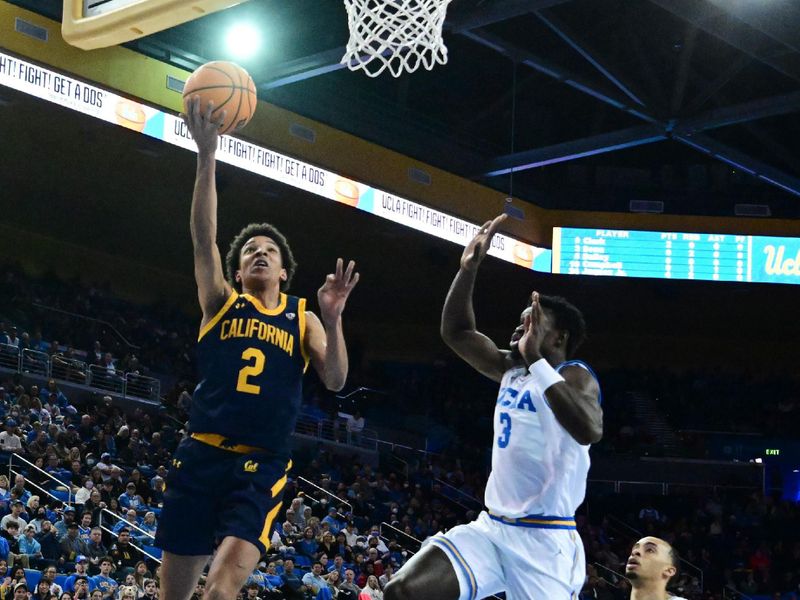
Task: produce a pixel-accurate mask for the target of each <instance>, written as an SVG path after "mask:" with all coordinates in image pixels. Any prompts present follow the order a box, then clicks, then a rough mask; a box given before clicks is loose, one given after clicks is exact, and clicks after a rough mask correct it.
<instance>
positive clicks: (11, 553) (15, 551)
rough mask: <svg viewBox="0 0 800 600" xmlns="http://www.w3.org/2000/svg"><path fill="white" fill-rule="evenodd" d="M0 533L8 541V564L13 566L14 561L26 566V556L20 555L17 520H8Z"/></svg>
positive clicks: (28, 565)
mask: <svg viewBox="0 0 800 600" xmlns="http://www.w3.org/2000/svg"><path fill="white" fill-rule="evenodd" d="M0 535H2V536H3V538H5V540H6V542H8V566H9V568H11V567H13V566H14V564H15V563H19V564H21V565H22V566H23V567H25V568H28V567H30V564H29V563H28V557H26V556H22V553H21V552H20V549H19V538H20V533H19V523H18V522H17V521H13V520H12V521H8V522H7V523H6V526H5V528H4V529H3V530H2V531H0Z"/></svg>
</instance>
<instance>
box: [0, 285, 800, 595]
mask: <svg viewBox="0 0 800 600" xmlns="http://www.w3.org/2000/svg"><path fill="white" fill-rule="evenodd" d="M2 284H3V285H4V286H5V287H4V290H0V292H3V293H5V296H3V293H0V297H4V298H5V299H6V301H7V300H8V298H9V297H11V298H13V299H14V303H13V305H14V306H16V305H17V303H19V302H21V303H25V302H28V303H30V302H37V303H43V304H50V305H54V306H57V307H59V308H61V309H63V310H68V311H71V312H79V313H83V314H92V315H95V316H98V317H100V318H103V319H104V320H109V321H111V322H113V323H114V324H115V327H117V328H118V329H119V330H120V331H123V332H124V333H125V335H126V336H127V335H130V336H131V339H135V340H137V342H142V349H141V355H140V356H141V361H142V363H145V364H147V365H152V368H153V370H169V369H171V368H174V367H175V365H176V364H177V363H180V364H181V367H180V368H179V369H178V371H177V374H179V375H181V377H180V380H181V383H180V385H178V386H176V387H175V388H174V389H173V390H172V391H171V392H170V394H169V395H168V405H169V407H170V410H171V411H172V412H173V414H174V415H176V416H177V417H178V418H179V420H178V421H174V420H170V419H166V418H162V417H161V416H158V415H153V414H148V413H145V412H143V411H138V410H137V411H133V412H129V413H124V412H123V411H121V410H120V409H119V408H118V407H116V406H114V405H113V404H112V403H111V401H110V398H106V399H104V400H103V401H101V402H99V403H97V404H96V405H92V406H83V407H76V406H73V404H72V403H71V402H70V400H69V399H68V398H67V396H66V395H65V393H64V392H63V391H62V390H61V389H60V388H59V385H58V383H57V382H56V381H55V380H51V381H46V382H42V383H41V385H30V384H26V385H22V384H21V380H20V379H19V377H13V376H10V377H8V378H7V379H6V380H4V381H0V384H2V385H0V423H2V425H3V427H2V429H3V431H2V432H0V451H2V452H6V453H9V452H11V453H15V454H17V455H19V456H21V457H24V458H25V459H26V460H29V461H31V463H33V464H34V465H35V466H36V467H38V468H39V469H42V471H43V472H44V473H47V474H48V475H50V476H52V477H54V478H56V479H57V480H58V481H59V482H60V483H59V484H54V483H52V481H51V480H50V479H49V478H48V477H46V476H45V475H44V474H43V473H42V472H41V471H38V470H37V469H35V468H33V467H29V466H27V465H21V464H17V469H16V470H17V471H19V472H20V474H19V475H15V476H14V477H12V479H11V481H7V480H5V481H4V480H3V478H2V477H0V517H2V518H1V519H0V561H5V563H3V562H0V598H1V599H2V600H8V598H9V596H10V595H14V596H15V600H25V599H24V598H23V597H19V598H17V597H16V591H15V590H14V587H15V585H16V584H19V583H20V582H22V581H23V579H24V580H25V581H27V583H28V585H30V586H31V588H36V589H30V590H27V591H29V592H30V593H31V594H32V595H35V594H36V593H37V592H38V591H40V590H38V587H39V583H38V580H39V578H41V580H42V581H47V582H48V583H49V585H50V593H51V594H53V595H58V596H59V600H61V594H62V592H63V593H64V594H69V596H68V597H67V598H68V600H72V599H74V598H83V597H92V600H102V599H103V598H110V597H112V596H113V597H114V600H119V599H121V598H126V600H128V599H129V598H130V596H131V594H133V595H134V599H135V598H141V597H144V596H148V599H149V600H153V599H154V596H157V594H158V588H159V572H158V565H157V562H155V561H153V560H151V559H149V558H148V557H147V556H146V555H144V554H142V553H141V552H140V550H139V548H141V547H149V546H151V545H152V539H153V538H152V536H153V534H154V533H155V531H156V528H157V526H158V515H159V508H160V503H161V500H162V495H163V485H164V478H165V476H166V474H167V470H166V465H168V464H169V461H170V456H171V451H172V449H174V447H175V445H176V444H177V442H178V440H179V437H180V435H181V432H180V428H181V426H180V424H179V423H180V422H182V421H183V420H184V419H185V417H186V410H187V409H188V407H189V405H190V402H191V390H192V387H193V383H192V377H191V376H189V375H188V371H187V369H189V370H190V368H191V366H192V351H191V349H190V348H191V343H190V341H185V340H191V338H192V337H193V336H192V335H190V334H191V333H193V329H192V327H193V325H192V324H191V323H190V322H189V321H187V320H186V318H185V317H180V318H177V317H176V319H175V322H176V323H178V324H179V325H178V326H176V327H174V328H170V327H162V326H161V325H156V323H160V322H161V321H159V319H158V318H157V317H153V318H150V317H147V318H143V317H141V315H140V314H139V313H140V312H142V311H138V310H134V309H133V308H132V307H130V306H129V305H127V304H125V303H121V302H119V301H117V300H114V299H113V298H111V297H110V296H109V295H108V294H107V293H106V292H104V291H101V290H99V289H90V290H88V291H87V289H86V288H83V287H81V286H80V285H79V284H77V283H75V284H69V285H68V284H60V283H53V282H50V281H49V282H48V285H47V286H44V285H42V284H41V283H39V282H36V281H33V280H28V279H25V278H24V277H22V276H21V275H20V274H19V273H17V272H16V271H7V272H6V273H5V275H4V276H3V278H2ZM12 291H13V293H12ZM87 311H88V312H87ZM0 314H3V315H8V314H10V313H9V312H8V310H5V311H3V312H2V313H0ZM155 314H159V313H158V311H157V310H156V313H155ZM120 315H123V316H122V317H120ZM163 315H165V316H164V322H168V321H169V318H170V317H169V315H170V312H169V311H168V310H166V309H165V312H163ZM37 319H38V316H37V317H36V318H35V319H34V318H31V319H28V322H30V323H37V322H38V323H42V324H44V323H48V324H49V322H46V321H37ZM20 322H22V321H20ZM71 323H73V322H72V321H71V320H70V319H65V320H64V322H63V323H60V324H55V325H54V326H55V327H63V328H64V329H59V330H58V331H59V333H58V334H57V335H59V336H61V339H64V340H68V343H64V344H58V343H56V342H54V341H53V337H54V335H55V334H51V333H50V329H49V328H48V327H42V328H40V329H38V328H32V329H31V331H32V332H33V333H30V332H28V331H19V330H15V329H14V327H13V324H12V322H11V321H10V320H9V319H8V317H6V322H4V323H3V324H2V326H0V343H12V344H15V345H18V346H25V345H28V347H31V348H34V349H41V350H42V351H46V352H51V353H52V352H60V353H61V354H62V355H63V356H64V357H66V358H70V357H71V356H76V355H78V354H79V353H78V351H75V350H70V348H71V347H73V340H80V344H85V343H88V346H86V345H84V346H83V347H87V350H86V352H85V353H81V354H80V356H81V360H85V361H88V362H93V361H97V362H96V363H95V364H102V363H103V362H104V361H105V362H107V361H108V360H109V359H110V360H111V361H112V362H114V363H115V364H118V365H119V368H120V369H128V368H130V367H131V361H135V362H133V363H132V364H133V366H134V367H137V366H138V367H139V368H141V369H144V367H143V366H141V363H139V362H138V361H139V356H133V355H132V354H128V355H127V356H123V357H122V358H120V359H119V360H117V359H115V358H114V356H108V355H107V354H108V353H107V352H106V351H105V348H104V346H103V343H101V342H99V340H97V337H98V336H95V335H94V333H93V335H92V337H93V338H94V341H93V342H86V340H84V339H82V338H81V337H80V336H78V335H75V336H74V337H72V336H71V334H70V333H69V332H68V327H74V325H70V324H71ZM184 326H185V327H184ZM40 327H41V325H40ZM184 328H185V331H184ZM136 331H138V332H139V333H135V334H134V333H132V332H136ZM42 332H44V333H42ZM64 332H66V333H64ZM64 336H67V337H64ZM138 336H141V337H138ZM148 336H155V337H153V340H155V342H153V340H150V341H146V340H145V338H147V337H148ZM87 339H88V338H87ZM47 340H51V341H47ZM153 346H157V351H154V352H152V353H151V352H150V350H151V349H152V348H153ZM167 355H169V359H168V360H166V359H165V360H163V361H162V359H163V358H164V357H165V356H167ZM359 377H362V378H363V380H360V381H359V384H362V385H368V386H372V387H375V388H377V389H381V390H389V392H388V395H386V396H385V397H382V398H381V401H380V402H379V403H375V404H374V405H372V406H366V407H365V410H364V412H365V413H366V415H365V416H366V418H368V419H370V421H371V422H375V423H376V424H380V422H381V421H382V420H383V421H384V422H386V421H391V422H397V423H398V424H405V425H406V426H407V427H408V428H409V429H415V428H416V429H425V430H426V431H429V432H431V431H437V432H439V434H440V438H441V439H440V440H439V443H440V446H441V448H440V450H441V454H440V455H438V457H437V458H435V459H434V458H432V455H430V454H426V455H421V454H415V456H416V457H417V460H413V459H409V457H408V456H406V457H405V460H404V461H400V460H397V459H393V460H390V461H389V462H387V463H385V464H382V468H381V469H373V468H371V467H369V466H368V465H364V464H360V463H358V462H357V461H356V460H355V459H353V458H350V457H346V456H345V457H343V456H336V455H333V454H329V453H328V452H326V451H320V452H319V453H318V454H316V455H314V456H307V457H305V458H304V457H302V456H300V457H298V459H297V460H295V465H296V471H295V474H296V475H297V474H299V475H303V476H304V477H306V478H307V479H309V480H310V481H313V482H316V484H317V485H318V486H319V489H317V488H313V489H305V490H304V489H301V488H300V487H298V486H299V480H297V479H295V481H294V482H293V483H291V484H290V485H289V486H288V487H287V490H286V494H287V495H286V501H285V505H284V508H285V514H284V515H283V517H284V518H283V519H282V520H281V522H279V523H277V524H276V528H275V531H274V532H273V535H272V544H271V546H270V549H269V552H268V553H267V554H266V555H265V556H264V557H263V560H262V561H261V563H260V564H259V567H258V568H257V569H256V571H255V572H254V573H253V575H252V577H251V578H250V580H249V582H248V585H247V587H246V588H245V589H243V590H242V598H245V597H247V598H250V600H255V599H256V597H258V598H262V599H274V600H277V599H279V598H287V599H292V598H295V599H300V598H304V599H305V598H306V597H313V598H317V597H322V598H323V599H324V598H327V597H328V595H330V597H337V598H345V599H346V598H348V597H358V596H359V595H361V594H366V595H367V597H368V598H380V597H381V595H382V589H383V587H385V585H386V582H387V581H389V580H390V579H391V577H392V576H393V574H394V573H395V572H396V571H397V569H399V568H401V567H402V565H403V564H404V562H405V561H406V560H407V559H408V557H409V556H410V554H411V553H412V552H413V551H415V550H416V549H417V548H418V543H417V542H416V541H415V540H423V539H425V538H426V537H427V536H429V535H431V534H433V533H436V532H437V531H440V530H445V529H448V528H450V527H453V526H455V525H457V524H459V523H463V522H468V521H470V520H472V519H473V518H474V517H475V516H476V515H477V511H479V510H480V504H481V503H480V500H479V499H480V498H482V496H483V488H484V485H485V480H486V466H487V458H488V451H489V447H488V446H489V445H488V443H486V444H484V443H476V440H489V439H490V437H491V433H490V432H491V425H492V424H491V414H492V411H491V406H490V405H491V398H492V397H493V395H494V393H495V391H496V390H495V386H493V384H492V383H491V382H488V381H486V380H484V379H483V378H481V377H479V376H477V375H475V374H474V373H473V372H471V371H470V370H469V369H468V368H466V367H465V366H463V365H462V364H460V363H459V362H458V361H449V360H448V361H441V362H439V363H436V364H433V365H427V366H420V365H410V366H409V365H385V364H379V363H374V364H371V365H369V366H368V367H366V368H364V369H362V370H361V372H360V375H359ZM601 380H602V381H603V391H604V397H605V403H606V404H605V406H606V407H607V410H606V418H605V425H606V427H605V429H606V435H605V437H604V440H603V442H601V444H600V445H598V447H596V448H595V449H594V450H593V452H595V453H603V452H607V453H620V452H621V453H626V452H628V453H633V454H636V453H638V452H639V451H640V449H641V447H642V445H643V444H644V445H646V444H648V443H653V440H649V439H648V438H647V433H646V431H645V430H644V428H643V427H642V426H641V423H637V422H636V420H635V419H634V417H633V413H632V411H630V410H624V398H625V397H626V394H627V393H628V392H629V391H630V390H631V389H646V390H649V391H650V392H651V393H652V394H653V396H654V397H655V398H657V399H658V402H659V405H660V406H661V407H662V408H663V410H664V413H665V414H666V415H667V416H668V418H670V419H672V420H673V423H674V424H676V426H678V425H680V424H683V425H685V426H686V425H688V426H692V427H710V426H713V427H728V428H730V429H731V430H736V429H739V428H741V427H742V425H741V424H742V423H749V426H750V427H751V428H756V429H760V430H762V431H764V432H773V433H776V434H777V433H780V432H781V431H783V430H782V429H781V427H783V424H781V423H780V421H781V419H783V421H784V422H786V423H788V422H790V418H791V415H792V414H793V413H794V412H795V411H796V410H797V409H796V402H795V400H794V398H796V397H797V396H796V395H795V394H794V391H795V390H793V389H792V388H790V387H787V386H785V385H783V386H775V385H772V386H767V387H765V388H764V389H761V390H756V389H755V387H753V386H750V387H748V384H747V383H746V382H737V386H738V387H737V386H731V385H730V384H729V383H727V382H725V381H724V380H723V379H722V378H713V377H708V376H706V377H704V378H700V377H696V376H692V377H689V376H686V377H684V376H680V375H666V374H661V373H659V374H657V375H654V374H652V373H644V372H630V373H629V372H613V373H605V374H601ZM762 383H763V382H762ZM311 387H312V389H313V384H312V386H311ZM765 390H766V391H765ZM757 392H758V393H760V394H765V393H766V394H769V395H770V400H768V401H766V402H765V403H764V405H765V406H766V407H767V410H763V411H761V412H760V415H759V418H758V420H754V419H752V418H749V417H750V416H751V415H750V414H749V413H748V414H747V415H740V416H739V417H737V416H735V415H736V411H737V410H740V409H739V406H740V405H744V403H737V402H735V401H730V400H729V398H734V399H735V398H741V397H742V395H743V394H751V393H757ZM311 395H314V394H313V393H312V394H311ZM701 397H702V398H709V399H710V400H709V402H711V403H712V404H713V405H714V406H715V407H716V408H715V410H713V411H702V414H703V415H706V416H708V415H712V416H708V417H699V416H698V413H699V411H690V410H688V407H689V406H690V405H691V404H692V403H696V402H698V401H699V398H701ZM322 401H323V405H324V408H325V409H326V411H330V412H332V409H335V408H336V405H335V404H331V403H332V402H333V403H335V402H336V401H335V400H334V399H332V398H330V397H324V396H323V397H322ZM325 403H327V404H325ZM376 406H377V407H379V408H380V410H378V408H376ZM716 414H722V415H725V416H724V417H716V416H713V415H716ZM731 415H734V417H731ZM771 415H772V416H771ZM775 415H777V416H778V417H779V418H775ZM705 418H709V419H712V420H710V421H703V420H701V419H705ZM720 418H721V419H724V421H719V420H718V419H720ZM714 419H717V420H716V421H714ZM731 419H732V420H731ZM363 429H364V417H363V416H362V415H361V414H360V413H359V414H354V415H353V417H352V418H351V419H350V420H349V422H348V423H345V424H343V428H342V433H343V435H345V436H346V439H347V440H348V441H349V440H350V439H355V438H357V437H358V436H359V435H360V434H361V432H362V431H363ZM48 493H50V494H53V495H55V496H56V498H51V497H50V496H49V495H48ZM336 498H341V499H342V500H343V501H344V502H339V501H338V500H336ZM587 507H591V511H588V512H587V510H586V507H584V509H582V513H581V515H579V523H580V533H581V535H582V536H583V539H584V542H585V546H586V549H587V559H588V565H589V572H588V579H587V585H586V588H585V590H584V593H583V595H584V597H585V598H600V597H603V598H604V599H611V598H614V599H616V598H620V599H622V598H625V597H627V593H628V590H627V587H626V585H627V584H626V581H625V580H624V578H622V577H621V576H620V575H619V573H621V572H622V571H623V570H624V562H625V558H626V557H627V552H628V550H629V546H630V544H631V543H632V542H633V541H635V539H636V536H637V535H639V534H646V533H652V534H655V535H659V536H660V537H664V538H665V539H667V540H668V541H670V542H671V543H673V544H674V545H675V546H676V547H677V548H678V549H679V550H680V551H681V554H682V555H683V556H684V558H685V559H686V560H687V561H688V563H691V565H694V566H696V567H697V568H694V567H693V566H689V564H688V563H687V568H685V569H683V571H682V574H681V575H680V577H679V578H678V581H677V582H676V592H677V593H678V594H679V595H681V596H683V597H685V598H690V599H699V598H701V597H702V598H706V597H715V596H719V594H720V591H721V590H722V589H724V588H727V589H729V590H736V591H737V592H740V593H743V594H745V595H754V594H764V593H775V592H778V591H783V592H796V591H798V585H800V567H798V565H800V543H798V541H797V540H800V514H798V508H797V505H796V504H792V503H789V502H786V501H780V500H778V499H776V498H773V497H771V496H762V495H747V494H731V495H727V496H720V497H714V498H711V499H708V498H704V499H699V498H694V497H679V496H670V497H667V498H664V499H661V502H660V503H658V502H655V501H653V500H651V499H643V498H639V497H636V496H631V495H619V494H617V495H615V496H613V497H604V496H601V495H598V496H597V497H590V502H589V503H588V504H587ZM101 518H102V525H103V528H102V529H98V526H99V525H100V524H101ZM128 523H132V524H134V525H135V527H131V526H130V525H128ZM156 552H157V551H156ZM84 558H85V560H84ZM106 558H108V560H106ZM20 569H23V570H22V571H21V570H20ZM24 569H28V572H27V573H26V572H25V571H24ZM701 571H702V573H703V579H702V582H701V579H700V572H701ZM32 573H33V575H32ZM84 576H85V577H86V579H85V580H84V579H83V577H84ZM57 578H58V579H57ZM70 578H72V579H70ZM151 580H152V582H151ZM83 581H85V587H86V589H85V590H84V589H83V585H84V584H83V583H82V582H83ZM76 583H77V585H76ZM701 583H702V586H703V588H704V590H705V592H703V593H701V592H700V587H701ZM42 585H44V584H42ZM95 588H97V589H95ZM19 589H20V590H22V588H19ZM109 590H113V591H111V592H110V593H109ZM202 592H203V586H202V582H201V583H200V584H199V585H198V588H197V591H196V594H195V599H194V600H199V597H200V596H201V595H202ZM20 594H22V591H20ZM93 594H94V595H95V596H97V595H98V594H99V596H97V597H94V596H93ZM353 594H355V595H353ZM42 600H48V598H47V597H43V598H42Z"/></svg>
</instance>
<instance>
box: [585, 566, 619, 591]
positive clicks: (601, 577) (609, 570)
mask: <svg viewBox="0 0 800 600" xmlns="http://www.w3.org/2000/svg"><path fill="white" fill-rule="evenodd" d="M592 566H593V567H599V568H601V569H603V570H604V571H608V572H609V573H612V574H613V575H614V576H616V577H617V578H618V579H627V577H625V575H623V574H622V573H617V572H616V571H615V570H614V569H610V568H609V567H607V566H605V565H603V564H600V563H599V562H593V563H592ZM597 576H598V577H599V578H600V579H602V580H603V581H605V582H606V583H607V584H608V585H610V586H611V587H614V588H617V589H619V585H617V584H616V583H614V582H613V581H611V580H610V579H607V578H605V577H603V576H602V575H600V574H599V573H598V574H597Z"/></svg>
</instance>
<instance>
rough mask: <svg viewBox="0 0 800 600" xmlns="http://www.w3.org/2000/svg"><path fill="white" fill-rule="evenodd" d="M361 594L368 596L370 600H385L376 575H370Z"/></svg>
mask: <svg viewBox="0 0 800 600" xmlns="http://www.w3.org/2000/svg"><path fill="white" fill-rule="evenodd" d="M361 594H366V596H367V598H369V599H370V600H383V592H382V591H381V586H380V584H379V583H378V578H377V577H375V575H370V576H369V577H368V578H367V585H366V586H364V587H363V588H362V590H361Z"/></svg>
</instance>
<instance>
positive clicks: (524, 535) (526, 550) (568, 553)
mask: <svg viewBox="0 0 800 600" xmlns="http://www.w3.org/2000/svg"><path fill="white" fill-rule="evenodd" d="M503 527H506V528H507V529H508V531H507V533H508V534H509V536H508V540H507V543H508V546H509V548H510V549H512V550H513V552H508V553H507V554H506V555H504V561H505V563H506V566H507V569H506V571H507V573H508V583H507V588H506V598H507V599H508V600H527V599H528V598H564V599H565V600H566V599H570V600H572V599H576V598H577V597H578V595H579V594H580V591H581V588H582V587H583V582H584V579H585V578H586V560H585V557H584V553H583V544H582V543H581V539H580V536H579V535H578V532H577V531H575V530H574V529H571V530H554V529H525V528H521V527H514V526H511V525H504V526H503Z"/></svg>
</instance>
